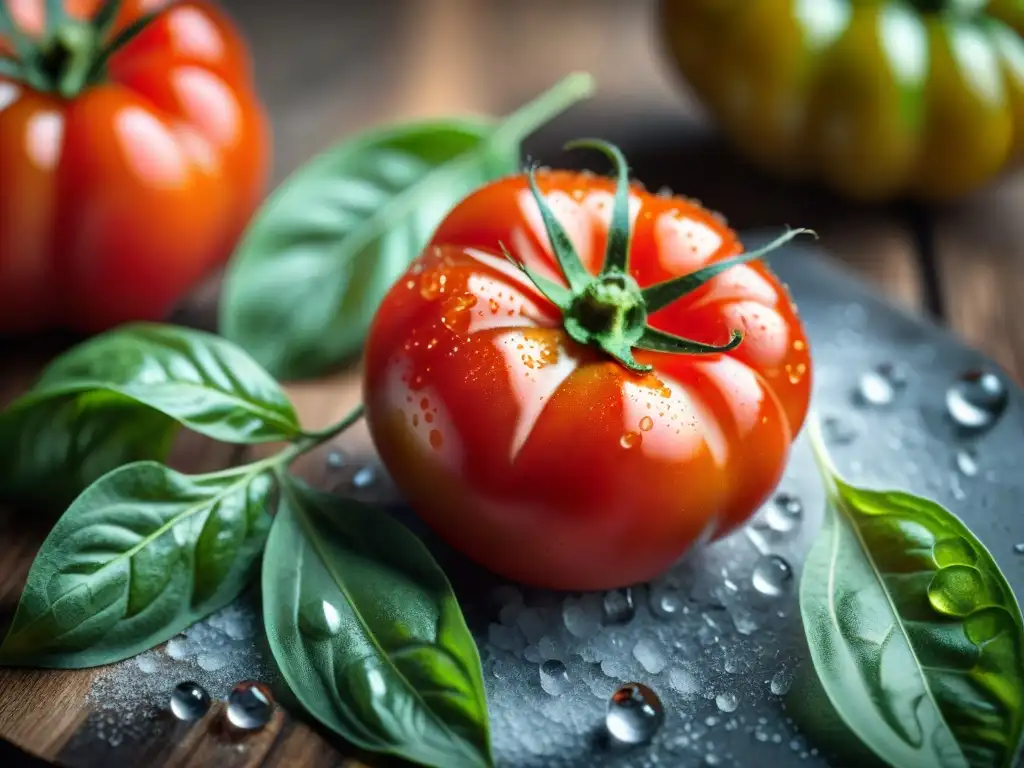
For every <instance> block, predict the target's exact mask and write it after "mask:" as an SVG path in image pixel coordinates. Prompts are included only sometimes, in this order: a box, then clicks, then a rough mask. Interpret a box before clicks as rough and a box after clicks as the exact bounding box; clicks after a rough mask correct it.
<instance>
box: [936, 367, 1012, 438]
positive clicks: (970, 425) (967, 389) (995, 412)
mask: <svg viewBox="0 0 1024 768" xmlns="http://www.w3.org/2000/svg"><path fill="white" fill-rule="evenodd" d="M1008 400H1009V394H1008V393H1007V391H1006V385H1005V384H1003V381H1002V379H1000V378H999V376H997V375H996V374H994V373H992V372H990V371H968V372H967V373H965V374H963V375H962V376H961V377H960V378H959V379H957V381H956V383H954V384H953V386H951V387H950V388H949V389H947V390H946V410H947V412H948V413H949V415H950V417H951V418H952V419H953V421H954V422H955V423H956V424H957V426H960V427H963V428H965V429H987V428H988V427H991V426H992V425H993V424H995V422H996V420H997V419H998V418H999V417H1000V416H1001V415H1002V413H1003V411H1004V410H1006V404H1007V402H1008Z"/></svg>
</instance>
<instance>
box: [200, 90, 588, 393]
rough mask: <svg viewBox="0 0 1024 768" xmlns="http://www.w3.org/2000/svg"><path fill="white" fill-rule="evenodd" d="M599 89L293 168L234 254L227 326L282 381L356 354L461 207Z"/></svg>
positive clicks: (373, 134)
mask: <svg viewBox="0 0 1024 768" xmlns="http://www.w3.org/2000/svg"><path fill="white" fill-rule="evenodd" d="M591 88H592V81H591V80H590V78H589V77H587V76H583V75H578V76H575V77H569V78H566V80H564V81H562V83H561V84H559V85H558V86H556V87H555V88H554V89H552V90H551V91H549V92H548V93H547V94H545V95H544V96H542V97H541V98H539V99H537V100H536V101H535V102H533V103H532V104H529V105H527V106H526V107H524V108H523V109H522V110H520V111H518V112H516V113H515V114H513V115H512V116H510V117H509V118H508V119H506V120H505V121H504V122H503V123H501V124H498V123H495V122H492V121H487V120H440V121H428V122H419V123H411V124H405V125H399V126H397V127H393V128H390V129H388V130H385V131H369V132H366V133H363V134H361V135H359V136H357V137H355V138H353V139H351V140H349V141H346V142H344V143H342V144H341V145H339V146H337V147H335V148H334V149H331V150H329V151H328V152H326V153H325V154H323V155H321V156H320V157H317V158H315V159H314V160H312V161H311V162H310V163H309V164H308V165H306V166H305V167H303V168H301V169H300V170H299V171H298V172H296V173H295V174H294V175H293V176H292V177H291V178H290V179H288V181H286V182H285V184H284V186H282V187H281V188H280V189H279V190H278V191H277V192H276V193H275V194H274V195H273V196H272V197H271V199H270V200H269V202H268V203H267V204H266V205H265V206H264V208H263V210H262V211H261V212H260V213H259V214H258V216H257V217H256V219H255V220H254V221H253V223H252V224H251V225H250V227H249V230H248V232H247V233H246V235H245V236H244V238H243V241H242V243H241V245H240V246H239V248H238V250H237V252H236V253H235V255H234V257H233V260H232V263H231V265H230V267H229V269H228V272H227V276H226V279H225V283H224V290H223V297H222V301H221V305H220V329H221V332H222V333H223V334H224V335H225V336H226V337H227V338H229V339H231V340H232V341H235V342H236V343H238V344H240V345H241V346H243V347H244V348H245V349H247V350H248V351H249V352H250V353H251V354H252V355H253V357H255V358H256V360H258V361H259V362H260V363H261V364H262V365H263V366H264V367H266V368H267V369H268V370H269V371H270V372H271V373H273V374H274V375H276V376H278V377H279V378H303V377H310V376H316V375H318V374H321V373H324V372H325V371H327V370H328V369H330V368H331V367H333V366H334V365H336V364H337V363H339V362H341V361H342V360H344V359H345V358H347V357H350V356H352V355H354V354H355V353H357V352H358V351H359V349H360V347H361V346H362V340H363V338H364V336H365V335H366V332H367V330H368V329H369V325H370V320H371V318H372V317H373V313H374V312H375V311H376V309H377V306H378V305H379V304H380V301H381V300H382V299H383V297H384V294H385V293H386V292H387V290H388V289H389V288H390V287H391V285H392V283H393V282H394V281H395V280H396V279H397V278H398V277H399V276H400V275H401V274H402V273H403V272H404V271H405V269H406V267H407V266H408V264H409V262H410V261H412V259H413V258H415V257H416V256H417V255H419V253H420V251H421V250H422V249H423V247H424V246H425V245H426V244H427V242H428V240H429V239H430V236H431V234H432V233H433V231H434V229H435V228H436V227H437V225H438V224H439V223H440V222H441V220H442V218H443V217H444V216H445V214H446V213H447V212H448V211H449V210H450V209H451V207H452V206H453V205H455V203H457V202H458V201H459V200H461V199H462V198H463V197H465V196H466V195H467V194H468V193H470V192H472V191H473V190H474V189H476V188H477V187H479V186H481V185H483V184H484V183H486V182H487V181H490V180H491V179H494V178H497V177H499V176H503V175H505V174H509V173H512V172H513V171H515V170H516V167H517V165H518V162H519V142H520V140H521V139H522V137H523V136H525V135H526V134H528V133H529V132H531V131H532V130H534V129H535V128H536V127H537V126H538V125H540V124H542V123H543V122H545V121H547V120H548V119H550V118H551V117H552V116H553V115H555V114H557V113H558V112H560V111H562V110H563V109H564V108H565V107H566V106H568V105H569V104H570V103H572V102H573V101H576V100H578V99H579V98H581V97H583V96H585V95H587V94H588V93H589V92H590V90H591Z"/></svg>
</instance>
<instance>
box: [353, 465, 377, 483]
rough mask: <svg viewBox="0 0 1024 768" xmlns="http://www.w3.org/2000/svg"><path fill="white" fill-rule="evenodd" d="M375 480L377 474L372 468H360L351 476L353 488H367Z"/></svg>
mask: <svg viewBox="0 0 1024 768" xmlns="http://www.w3.org/2000/svg"><path fill="white" fill-rule="evenodd" d="M376 479H377V472H376V471H375V470H374V468H373V467H362V468H360V470H359V471H358V472H356V473H355V474H354V475H352V487H353V488H369V487H370V486H371V485H373V482H374V481H375V480H376Z"/></svg>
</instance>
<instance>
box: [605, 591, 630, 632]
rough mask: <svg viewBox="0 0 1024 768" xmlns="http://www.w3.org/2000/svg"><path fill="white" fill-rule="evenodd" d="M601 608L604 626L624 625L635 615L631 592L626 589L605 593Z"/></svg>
mask: <svg viewBox="0 0 1024 768" xmlns="http://www.w3.org/2000/svg"><path fill="white" fill-rule="evenodd" d="M601 607H602V615H603V618H604V623H605V624H625V623H626V622H628V621H630V620H631V619H632V618H633V616H635V615H636V605H635V604H634V602H633V590H632V589H631V588H629V587H627V588H625V589H613V590H611V591H609V592H605V594H604V601H603V603H602V606H601Z"/></svg>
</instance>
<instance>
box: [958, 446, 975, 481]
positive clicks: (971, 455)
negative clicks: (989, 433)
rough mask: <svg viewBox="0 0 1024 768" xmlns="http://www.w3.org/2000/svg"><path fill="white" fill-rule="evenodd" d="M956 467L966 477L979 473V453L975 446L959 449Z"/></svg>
mask: <svg viewBox="0 0 1024 768" xmlns="http://www.w3.org/2000/svg"><path fill="white" fill-rule="evenodd" d="M956 468H957V469H958V470H960V473H961V474H962V475H964V476H965V477H974V476H975V475H976V474H978V455H977V454H976V453H975V452H974V449H973V448H965V449H964V450H962V451H957V454H956Z"/></svg>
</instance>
